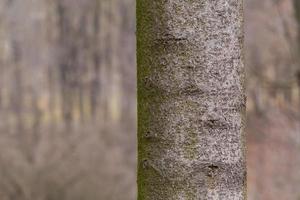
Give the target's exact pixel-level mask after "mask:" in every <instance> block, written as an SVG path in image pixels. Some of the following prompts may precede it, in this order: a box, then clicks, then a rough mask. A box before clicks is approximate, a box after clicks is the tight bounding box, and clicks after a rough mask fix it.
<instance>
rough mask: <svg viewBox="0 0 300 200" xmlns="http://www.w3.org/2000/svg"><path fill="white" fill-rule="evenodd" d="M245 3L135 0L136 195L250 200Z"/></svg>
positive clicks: (148, 199) (147, 199) (142, 198)
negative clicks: (247, 154) (245, 88)
mask: <svg viewBox="0 0 300 200" xmlns="http://www.w3.org/2000/svg"><path fill="white" fill-rule="evenodd" d="M242 22H243V14H242V2H241V1H239V0H234V1H230V3H229V2H228V1H227V0H221V1H218V2H216V1H147V0H138V1H137V48H138V49H137V59H138V60H137V63H138V142H139V144H138V146H139V152H138V155H139V161H138V166H139V167H138V168H139V170H138V199H139V200H173V199H178V200H179V199H228V200H229V199H241V200H242V199H246V192H245V191H246V166H245V157H244V156H245V147H244V145H245V144H244V142H245V140H244V133H243V127H244V114H245V113H244V108H245V94H244V74H243V73H244V65H243V56H242V43H243V30H242Z"/></svg>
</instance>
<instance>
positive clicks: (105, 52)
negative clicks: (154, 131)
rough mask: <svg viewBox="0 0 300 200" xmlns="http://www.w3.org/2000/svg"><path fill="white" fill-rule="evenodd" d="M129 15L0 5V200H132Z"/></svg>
mask: <svg viewBox="0 0 300 200" xmlns="http://www.w3.org/2000/svg"><path fill="white" fill-rule="evenodd" d="M134 5H135V2H134V1H133V0H53V1H48V0H3V1H1V2H0V44H1V46H0V152H1V153H0V199H1V200H15V199H18V200H57V199H60V200H65V199H72V200H76V199H90V200H92V199H95V200H96V199H97V200H99V199H107V200H110V199H111V200H113V199H124V200H129V199H134V197H135V187H134V186H135V157H136V156H135V155H136V147H135V120H136V116H135V112H136V100H135V98H136V96H135V87H136V82H135V73H136V72H135V35H134V31H135V30H134V29H135V15H134V13H135V12H134V7H135V6H134ZM99 188H100V190H99Z"/></svg>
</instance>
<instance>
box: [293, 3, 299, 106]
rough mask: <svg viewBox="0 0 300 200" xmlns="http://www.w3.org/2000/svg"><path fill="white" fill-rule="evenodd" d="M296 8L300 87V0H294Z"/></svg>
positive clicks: (297, 75)
mask: <svg viewBox="0 0 300 200" xmlns="http://www.w3.org/2000/svg"><path fill="white" fill-rule="evenodd" d="M294 10H295V16H296V20H297V22H298V29H297V30H298V43H297V44H298V51H297V52H298V56H297V58H298V70H297V71H296V74H295V76H296V79H297V84H298V87H299V88H300V58H299V57H300V1H298V0H294ZM299 90H300V89H299ZM298 95H299V97H298V98H299V102H298V103H299V108H300V92H299V94H298Z"/></svg>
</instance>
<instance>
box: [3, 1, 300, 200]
mask: <svg viewBox="0 0 300 200" xmlns="http://www.w3.org/2000/svg"><path fill="white" fill-rule="evenodd" d="M244 1H245V58H246V67H247V69H246V71H247V89H248V90H247V93H248V94H247V95H248V106H247V134H248V193H249V199H250V200H277V199H287V200H299V199H300V190H299V188H300V156H299V153H300V51H299V49H300V48H299V46H300V45H299V44H300V36H299V34H298V32H299V30H300V26H299V25H298V24H300V5H299V4H300V1H299V2H298V0H294V1H293V0H263V1H261V0H244ZM297 8H298V9H297ZM0 44H1V45H0V199H1V200H134V199H136V186H135V184H136V175H135V173H136V68H135V2H134V0H1V1H0Z"/></svg>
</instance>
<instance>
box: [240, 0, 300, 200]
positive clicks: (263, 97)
mask: <svg viewBox="0 0 300 200" xmlns="http://www.w3.org/2000/svg"><path fill="white" fill-rule="evenodd" d="M299 3H300V2H299V1H298V0H265V1H261V0H246V1H245V21H246V24H245V33H246V37H245V46H246V52H245V55H246V69H247V131H246V132H247V144H248V148H247V164H248V198H249V200H273V199H290V200H298V199H299V198H300V193H299V187H300V173H299V169H300V157H299V151H300V139H299V133H300V107H299V106H300V87H299V85H298V83H297V78H296V76H295V74H297V71H298V70H299V66H300V65H299V63H300V62H299V61H300V60H299V47H297V46H299V45H297V44H299V36H298V35H299V34H298V33H297V32H299V26H298V25H297V24H299V22H297V21H299V19H300V18H299V5H300V4H299ZM295 12H296V13H295Z"/></svg>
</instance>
